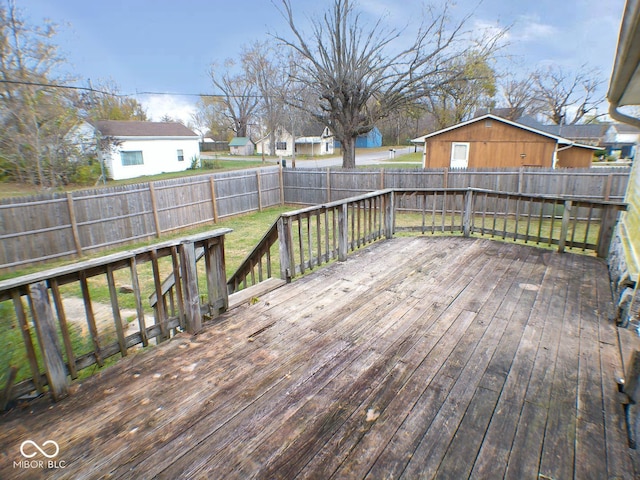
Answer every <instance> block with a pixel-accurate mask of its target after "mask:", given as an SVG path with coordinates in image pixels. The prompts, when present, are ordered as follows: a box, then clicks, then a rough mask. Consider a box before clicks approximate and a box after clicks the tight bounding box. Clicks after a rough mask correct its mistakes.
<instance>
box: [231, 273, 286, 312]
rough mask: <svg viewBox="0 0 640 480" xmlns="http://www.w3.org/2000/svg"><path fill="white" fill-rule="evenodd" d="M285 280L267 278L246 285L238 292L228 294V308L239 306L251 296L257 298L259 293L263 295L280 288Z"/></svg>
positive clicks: (249, 299)
mask: <svg viewBox="0 0 640 480" xmlns="http://www.w3.org/2000/svg"><path fill="white" fill-rule="evenodd" d="M286 283H287V282H286V281H284V280H282V279H280V278H269V279H267V280H265V281H264V282H260V283H258V284H256V285H253V286H251V287H247V288H245V289H244V290H240V291H239V292H236V293H232V294H231V295H229V309H232V308H236V307H239V306H240V305H242V304H243V303H246V302H250V301H251V299H253V298H259V297H260V296H261V295H265V294H266V293H269V292H271V291H273V290H275V289H276V288H280V287H281V286H283V285H285V284H286Z"/></svg>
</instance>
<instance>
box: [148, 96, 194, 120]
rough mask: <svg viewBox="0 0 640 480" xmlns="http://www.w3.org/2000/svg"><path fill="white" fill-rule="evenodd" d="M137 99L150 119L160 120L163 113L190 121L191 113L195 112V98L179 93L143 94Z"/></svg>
mask: <svg viewBox="0 0 640 480" xmlns="http://www.w3.org/2000/svg"><path fill="white" fill-rule="evenodd" d="M138 101H139V102H140V103H141V104H142V106H143V107H144V110H145V111H146V112H147V116H148V117H149V119H150V120H151V121H155V122H157V121H160V119H161V118H162V117H163V116H164V115H169V116H170V117H171V118H175V119H176V120H181V121H182V122H183V123H185V124H186V123H189V122H190V121H191V114H192V113H193V112H195V109H196V105H195V103H196V100H195V99H193V98H190V97H184V96H179V95H170V94H167V95H158V94H153V95H143V96H141V97H140V98H139V99H138Z"/></svg>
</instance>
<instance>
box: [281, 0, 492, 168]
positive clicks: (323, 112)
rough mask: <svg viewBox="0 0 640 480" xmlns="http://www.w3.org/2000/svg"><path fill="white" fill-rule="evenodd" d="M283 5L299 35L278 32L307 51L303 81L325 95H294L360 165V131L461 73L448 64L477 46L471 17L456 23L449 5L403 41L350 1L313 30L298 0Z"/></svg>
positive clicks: (484, 50)
mask: <svg viewBox="0 0 640 480" xmlns="http://www.w3.org/2000/svg"><path fill="white" fill-rule="evenodd" d="M279 4H280V8H279V10H280V12H281V14H282V15H283V17H284V19H285V20H286V21H287V24H288V26H289V29H290V31H291V34H292V38H291V39H289V38H286V37H285V36H284V35H277V36H276V38H277V39H278V40H279V41H280V42H282V43H283V44H284V45H287V46H288V47H290V48H291V49H293V50H294V51H295V52H296V53H297V54H298V55H299V56H300V57H301V59H302V60H301V62H300V64H299V65H298V67H299V73H298V74H297V75H296V80H297V81H299V82H301V83H303V84H305V86H306V88H307V89H309V90H310V91H312V92H314V97H315V98H316V99H318V100H317V102H313V103H311V104H309V103H302V102H299V101H297V100H296V99H295V98H289V99H288V101H289V102H290V103H293V104H295V105H296V106H297V107H298V108H301V109H304V110H306V111H308V112H309V113H310V114H312V115H313V116H314V117H315V118H316V119H317V120H319V121H320V122H322V123H323V124H324V125H326V126H328V127H329V128H330V129H331V130H332V132H333V133H334V135H335V136H336V138H337V139H338V140H339V141H340V142H341V143H342V146H343V162H342V163H343V167H345V168H353V167H354V166H355V142H356V138H357V137H358V135H360V134H364V133H367V132H368V131H370V130H371V129H372V128H373V127H374V126H375V123H376V122H377V121H378V120H380V119H382V118H384V117H386V116H388V115H389V114H391V113H392V112H394V111H396V110H397V109H399V108H401V107H403V106H405V105H411V104H413V103H414V102H415V101H416V100H417V99H419V98H423V97H426V96H427V95H428V93H429V92H430V91H431V90H432V89H433V88H435V87H437V86H439V85H441V84H442V83H444V82H448V81H449V80H450V79H451V78H452V77H455V76H457V75H458V73H459V72H448V66H450V65H451V64H452V59H453V58H454V57H455V56H456V55H458V54H459V52H460V50H462V48H463V46H464V48H465V49H468V48H469V47H470V43H469V42H470V41H471V40H470V38H469V35H467V33H468V32H464V31H463V27H464V25H465V22H466V21H467V20H468V18H469V17H465V18H464V19H463V20H462V21H460V22H459V23H456V24H454V25H452V26H451V25H450V24H449V23H450V22H449V19H448V11H447V7H445V8H444V10H443V11H442V12H436V11H435V10H432V9H430V10H428V12H427V13H428V15H429V17H428V20H427V21H426V22H424V23H423V25H422V26H421V27H420V28H419V29H418V31H417V34H416V37H415V39H414V40H413V41H411V42H410V45H409V46H408V47H405V48H403V47H402V42H400V41H397V40H399V39H400V37H401V36H402V33H403V32H402V31H398V30H393V29H391V30H388V29H385V28H384V27H383V24H382V19H380V20H378V21H377V22H376V23H374V24H373V25H371V26H366V25H365V24H364V23H363V21H362V19H361V16H360V15H359V14H358V13H357V12H356V11H355V10H354V7H353V4H352V3H351V2H350V1H349V0H333V5H332V7H331V8H330V9H329V11H327V12H326V13H325V14H324V16H323V17H322V18H320V19H316V20H314V21H313V22H312V27H311V31H308V32H306V31H302V30H301V29H300V28H299V27H298V24H297V21H296V19H295V17H294V13H293V8H292V1H291V0H281V1H280V2H279ZM498 36H499V35H498ZM498 36H496V37H493V38H490V39H488V41H487V42H486V43H484V44H483V45H482V46H480V47H479V48H478V52H479V54H480V55H488V54H490V53H491V52H492V51H493V50H494V49H495V48H496V47H497V37H498ZM456 47H460V48H456Z"/></svg>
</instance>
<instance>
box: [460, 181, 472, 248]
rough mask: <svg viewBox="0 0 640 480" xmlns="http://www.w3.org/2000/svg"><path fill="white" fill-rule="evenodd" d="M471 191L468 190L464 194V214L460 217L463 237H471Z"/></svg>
mask: <svg viewBox="0 0 640 480" xmlns="http://www.w3.org/2000/svg"><path fill="white" fill-rule="evenodd" d="M472 209H473V190H471V189H470V188H469V189H467V191H466V192H464V213H463V216H462V234H463V235H464V236H465V237H468V236H469V235H471V228H472V226H473V211H472Z"/></svg>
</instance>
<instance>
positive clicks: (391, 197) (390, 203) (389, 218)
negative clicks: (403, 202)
mask: <svg viewBox="0 0 640 480" xmlns="http://www.w3.org/2000/svg"><path fill="white" fill-rule="evenodd" d="M382 198H383V200H384V236H385V238H386V239H387V240H389V239H391V238H393V230H394V228H393V226H394V225H395V219H394V215H395V211H396V210H395V193H394V192H389V193H387V194H385V196H383V197H382Z"/></svg>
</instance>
